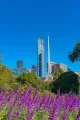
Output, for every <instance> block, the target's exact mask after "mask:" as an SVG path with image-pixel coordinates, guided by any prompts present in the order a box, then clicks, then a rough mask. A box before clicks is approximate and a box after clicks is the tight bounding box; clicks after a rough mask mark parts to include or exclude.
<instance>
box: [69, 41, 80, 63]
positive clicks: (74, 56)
mask: <svg viewBox="0 0 80 120" xmlns="http://www.w3.org/2000/svg"><path fill="white" fill-rule="evenodd" d="M68 57H69V59H70V60H71V62H75V61H78V60H80V42H78V43H77V44H76V45H75V47H74V49H73V51H72V53H69V55H68Z"/></svg>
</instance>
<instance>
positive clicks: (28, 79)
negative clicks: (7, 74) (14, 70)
mask: <svg viewBox="0 0 80 120" xmlns="http://www.w3.org/2000/svg"><path fill="white" fill-rule="evenodd" d="M16 80H17V82H20V81H21V83H22V85H23V86H26V85H29V86H31V87H32V88H38V89H39V90H43V89H44V88H45V83H44V82H43V81H42V80H41V79H40V78H38V77H37V76H36V74H35V73H34V72H33V73H23V74H22V75H19V76H18V77H17V79H16Z"/></svg>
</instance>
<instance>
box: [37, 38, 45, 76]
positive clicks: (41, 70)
mask: <svg viewBox="0 0 80 120" xmlns="http://www.w3.org/2000/svg"><path fill="white" fill-rule="evenodd" d="M44 56H45V55H44V40H43V39H40V38H39V39H37V76H38V77H41V78H43V77H45V58H44Z"/></svg>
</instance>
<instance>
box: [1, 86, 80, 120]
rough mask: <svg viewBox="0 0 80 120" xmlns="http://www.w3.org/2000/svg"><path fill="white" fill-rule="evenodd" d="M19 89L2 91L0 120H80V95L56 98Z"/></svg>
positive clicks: (26, 89)
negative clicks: (21, 91)
mask: <svg viewBox="0 0 80 120" xmlns="http://www.w3.org/2000/svg"><path fill="white" fill-rule="evenodd" d="M19 89H20V85H19V86H18V88H17V89H16V90H15V91H13V90H10V91H9V92H8V93H7V92H6V91H4V92H3V91H2V90H1V91H0V120H53V119H55V120H57V119H58V120H79V119H80V106H79V105H80V95H77V96H76V95H74V94H72V95H70V94H65V95H64V96H63V95H62V96H61V95H60V91H59V90H58V95H57V96H56V97H54V96H52V95H50V94H49V95H47V94H43V95H42V96H39V94H38V90H36V91H35V93H34V96H33V95H32V89H28V87H26V88H25V90H24V92H23V93H20V91H19Z"/></svg>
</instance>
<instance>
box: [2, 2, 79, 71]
mask: <svg viewBox="0 0 80 120" xmlns="http://www.w3.org/2000/svg"><path fill="white" fill-rule="evenodd" d="M79 4H80V1H79V0H78V1H74V0H73V1H71V0H67V1H64V0H61V1H60V0H57V1H53V0H50V1H45V0H44V1H42V0H41V1H37V0H34V1H32V0H30V1H26V0H23V1H21V0H14V1H6V0H4V1H1V3H0V10H1V13H0V17H1V19H0V45H1V46H0V52H1V53H2V54H3V56H2V57H3V60H4V62H3V64H5V65H7V66H8V67H9V68H10V69H12V68H15V67H16V61H17V60H19V59H20V60H23V61H24V63H25V64H24V66H25V67H28V68H29V67H31V66H32V64H35V63H36V39H37V38H39V37H40V38H43V39H44V40H45V46H47V36H48V33H50V34H49V36H50V49H51V61H53V62H56V63H64V64H67V66H69V67H71V68H72V69H73V70H74V71H78V70H80V63H79V62H75V63H71V62H70V60H69V59H68V53H69V52H70V51H72V49H73V48H74V46H75V44H76V42H77V41H79V40H80V34H79V33H80V16H79V13H80V7H79ZM44 6H45V9H44ZM46 51H47V47H46ZM46 58H47V55H46Z"/></svg>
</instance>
